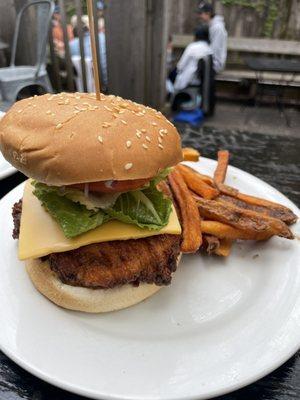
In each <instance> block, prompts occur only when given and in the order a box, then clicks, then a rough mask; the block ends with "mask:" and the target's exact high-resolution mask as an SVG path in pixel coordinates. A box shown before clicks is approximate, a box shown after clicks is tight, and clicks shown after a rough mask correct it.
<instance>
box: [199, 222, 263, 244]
mask: <svg viewBox="0 0 300 400" xmlns="http://www.w3.org/2000/svg"><path fill="white" fill-rule="evenodd" d="M201 231H202V233H205V234H207V235H213V236H216V237H217V238H219V239H231V240H236V239H242V240H257V235H251V232H246V231H242V230H240V229H237V228H234V227H233V226H230V225H227V224H224V223H223V222H219V221H209V220H204V221H203V220H202V221H201Z"/></svg>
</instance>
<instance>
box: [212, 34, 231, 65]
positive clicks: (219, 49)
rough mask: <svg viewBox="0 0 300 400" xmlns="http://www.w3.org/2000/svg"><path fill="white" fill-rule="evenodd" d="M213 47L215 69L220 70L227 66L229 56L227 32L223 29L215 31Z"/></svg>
mask: <svg viewBox="0 0 300 400" xmlns="http://www.w3.org/2000/svg"><path fill="white" fill-rule="evenodd" d="M211 48H212V52H213V61H214V70H215V71H216V72H220V71H222V69H224V67H225V63H226V56H227V34H226V32H225V31H224V30H223V29H218V30H216V31H215V32H214V34H213V40H212V42H211Z"/></svg>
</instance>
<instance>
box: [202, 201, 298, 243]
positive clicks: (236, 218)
mask: <svg viewBox="0 0 300 400" xmlns="http://www.w3.org/2000/svg"><path fill="white" fill-rule="evenodd" d="M196 201H197V204H198V207H199V210H200V215H201V216H202V217H205V218H206V219H210V220H217V221H219V222H224V223H225V224H228V225H231V226H233V227H235V228H238V229H239V230H242V231H246V232H248V233H249V235H250V234H251V235H252V236H253V237H255V235H257V234H260V235H258V237H261V236H263V237H271V236H273V235H278V236H282V237H285V238H287V239H293V237H294V236H293V234H292V232H291V231H290V229H289V228H288V226H287V225H286V224H285V223H284V222H282V221H280V220H279V219H276V218H272V217H268V216H266V215H262V214H260V213H257V212H255V211H252V210H245V209H242V208H239V207H236V206H234V205H231V204H230V205H229V204H226V205H225V204H224V203H222V202H218V201H215V200H206V199H202V198H200V197H199V198H197V200H196Z"/></svg>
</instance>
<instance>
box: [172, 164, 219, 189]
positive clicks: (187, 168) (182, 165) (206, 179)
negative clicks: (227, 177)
mask: <svg viewBox="0 0 300 400" xmlns="http://www.w3.org/2000/svg"><path fill="white" fill-rule="evenodd" d="M179 165H180V166H181V167H184V168H185V169H186V170H188V171H191V172H192V173H193V174H195V175H197V176H198V177H199V178H201V179H202V180H203V181H204V182H205V183H207V184H208V185H211V186H212V185H213V183H214V180H213V179H212V178H211V177H210V176H208V175H204V174H200V172H198V171H196V170H194V169H193V168H191V167H188V166H187V165H184V164H179Z"/></svg>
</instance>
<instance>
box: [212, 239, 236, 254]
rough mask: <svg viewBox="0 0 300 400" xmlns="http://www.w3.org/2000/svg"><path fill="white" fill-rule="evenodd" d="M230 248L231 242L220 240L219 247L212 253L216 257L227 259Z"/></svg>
mask: <svg viewBox="0 0 300 400" xmlns="http://www.w3.org/2000/svg"><path fill="white" fill-rule="evenodd" d="M231 247H232V240H230V239H221V240H220V246H219V247H218V248H217V249H216V250H215V251H214V253H215V254H217V255H218V256H223V257H228V256H229V254H230V251H231Z"/></svg>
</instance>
